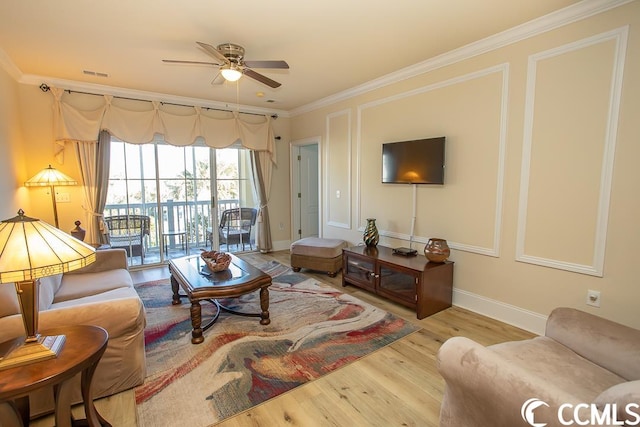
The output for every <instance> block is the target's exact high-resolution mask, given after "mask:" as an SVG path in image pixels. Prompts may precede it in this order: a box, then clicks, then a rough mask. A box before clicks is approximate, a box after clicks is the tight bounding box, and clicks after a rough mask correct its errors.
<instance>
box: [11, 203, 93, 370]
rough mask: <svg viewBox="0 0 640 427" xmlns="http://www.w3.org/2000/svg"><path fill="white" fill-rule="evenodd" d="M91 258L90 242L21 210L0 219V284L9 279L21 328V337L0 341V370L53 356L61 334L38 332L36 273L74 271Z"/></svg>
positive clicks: (58, 349)
mask: <svg viewBox="0 0 640 427" xmlns="http://www.w3.org/2000/svg"><path fill="white" fill-rule="evenodd" d="M95 260H96V252H95V249H94V248H93V247H91V246H89V245H87V244H86V243H83V242H81V241H80V240H78V239H76V238H75V237H73V236H71V235H69V234H67V233H65V232H63V231H61V230H59V229H58V228H54V227H53V226H51V225H49V224H47V223H46V222H43V221H40V220H39V219H34V218H29V217H28V216H25V215H24V211H23V210H22V209H20V210H19V211H18V216H16V217H13V218H10V219H6V220H4V221H2V222H0V284H2V283H14V284H15V287H16V293H17V294H18V302H19V305H20V312H21V314H22V321H23V323H24V329H25V332H26V337H19V338H16V339H14V340H12V341H8V342H4V343H3V344H2V346H1V348H0V370H2V369H7V368H12V367H14V366H20V365H25V364H28V363H32V362H37V361H40V360H46V359H52V358H55V357H57V356H58V354H59V353H60V351H61V350H62V347H63V346H64V342H65V336H64V335H52V336H41V335H40V334H39V333H38V311H39V305H38V304H39V302H38V297H39V287H40V278H41V277H46V276H53V275H55V274H59V273H66V272H68V271H72V270H77V269H78V268H82V267H84V266H85V265H88V264H91V263H92V262H94V261H95ZM0 286H2V285H0Z"/></svg>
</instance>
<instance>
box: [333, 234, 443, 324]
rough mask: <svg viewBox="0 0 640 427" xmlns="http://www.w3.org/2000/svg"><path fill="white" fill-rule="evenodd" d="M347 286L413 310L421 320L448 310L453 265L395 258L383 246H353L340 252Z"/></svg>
mask: <svg viewBox="0 0 640 427" xmlns="http://www.w3.org/2000/svg"><path fill="white" fill-rule="evenodd" d="M347 284H351V285H354V286H358V287H359V288H362V289H366V290H368V291H371V292H374V293H376V294H378V295H381V296H384V297H386V298H388V299H390V300H392V301H395V302H397V303H400V304H402V305H405V306H407V307H409V308H412V309H414V310H415V311H416V315H417V317H418V319H424V318H425V317H427V316H430V315H432V314H434V313H437V312H439V311H441V310H444V309H445V308H449V307H451V297H452V293H453V262H452V261H446V262H444V263H433V262H429V261H428V260H427V259H426V258H425V257H424V255H421V254H418V255H415V256H402V255H396V254H394V253H393V250H392V249H391V248H387V247H385V246H376V247H374V248H369V247H367V246H354V247H350V248H345V249H343V250H342V286H347Z"/></svg>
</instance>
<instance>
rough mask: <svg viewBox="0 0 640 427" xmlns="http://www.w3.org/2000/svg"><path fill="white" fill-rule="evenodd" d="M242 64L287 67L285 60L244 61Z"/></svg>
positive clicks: (258, 66)
mask: <svg viewBox="0 0 640 427" xmlns="http://www.w3.org/2000/svg"><path fill="white" fill-rule="evenodd" d="M243 64H244V65H246V66H247V67H251V68H284V69H287V68H289V64H287V61H244V62H243Z"/></svg>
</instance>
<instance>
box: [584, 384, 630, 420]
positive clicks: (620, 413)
mask: <svg viewBox="0 0 640 427" xmlns="http://www.w3.org/2000/svg"><path fill="white" fill-rule="evenodd" d="M593 403H595V404H596V405H597V406H598V409H600V410H601V411H603V410H604V409H605V408H606V405H607V404H609V407H608V408H609V410H613V408H616V410H617V414H616V415H617V418H616V419H617V420H618V421H636V418H635V415H632V414H630V413H629V412H627V411H626V407H627V405H628V404H630V403H633V404H635V405H640V381H627V382H624V383H620V384H616V385H614V386H613V387H609V388H608V389H606V390H605V391H603V392H602V393H600V395H599V396H598V397H596V398H595V400H594V401H593ZM613 404H615V407H614V406H613ZM639 408H640V407H639V406H634V407H633V412H634V414H638V413H640V410H639ZM611 415H613V414H611Z"/></svg>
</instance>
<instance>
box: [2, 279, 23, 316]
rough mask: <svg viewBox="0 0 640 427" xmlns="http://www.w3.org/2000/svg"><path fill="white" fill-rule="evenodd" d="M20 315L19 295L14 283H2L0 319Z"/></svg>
mask: <svg viewBox="0 0 640 427" xmlns="http://www.w3.org/2000/svg"><path fill="white" fill-rule="evenodd" d="M13 314H20V305H19V304H18V295H17V294H16V287H15V285H14V284H13V283H0V317H5V316H11V315H13Z"/></svg>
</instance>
